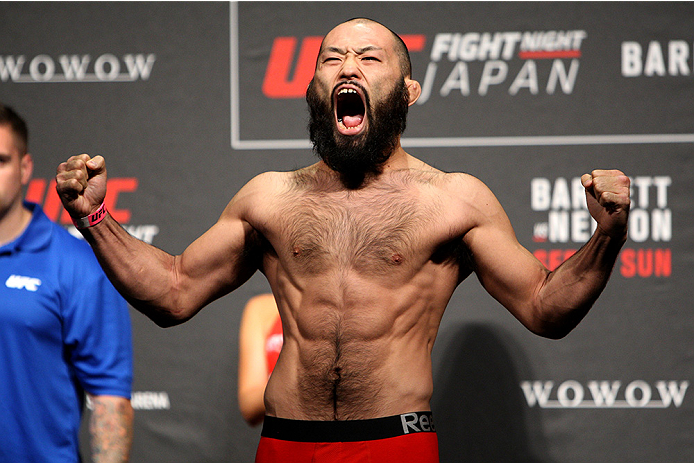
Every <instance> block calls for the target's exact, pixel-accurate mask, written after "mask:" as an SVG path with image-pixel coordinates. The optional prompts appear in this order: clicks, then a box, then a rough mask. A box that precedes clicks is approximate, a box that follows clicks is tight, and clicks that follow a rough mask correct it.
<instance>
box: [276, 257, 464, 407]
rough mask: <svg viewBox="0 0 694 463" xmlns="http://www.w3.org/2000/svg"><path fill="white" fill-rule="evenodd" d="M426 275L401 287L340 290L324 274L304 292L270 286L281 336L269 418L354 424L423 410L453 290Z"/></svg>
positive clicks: (355, 285)
mask: <svg viewBox="0 0 694 463" xmlns="http://www.w3.org/2000/svg"><path fill="white" fill-rule="evenodd" d="M430 270H431V269H430ZM424 273H425V275H422V274H421V272H420V275H418V276H417V277H415V278H412V279H410V280H409V281H408V282H407V283H406V284H403V285H399V286H400V287H399V288H393V287H392V286H393V284H394V283H393V279H390V280H389V281H388V286H390V287H383V286H381V285H379V284H377V283H374V282H372V281H371V280H369V279H367V278H359V277H358V276H354V275H352V276H351V277H350V278H348V279H339V280H342V284H338V285H335V284H334V283H335V282H336V281H335V280H336V279H335V278H331V276H330V275H324V276H323V277H322V278H315V281H312V282H305V283H306V285H304V290H303V291H297V288H296V287H295V286H294V285H290V284H286V283H288V282H287V281H285V282H284V283H285V284H279V285H277V286H274V285H273V288H276V291H275V293H276V296H278V297H277V299H278V302H279V306H280V313H281V315H282V318H283V327H284V330H285V331H284V345H283V348H282V353H281V354H280V357H279V360H278V362H277V365H276V367H275V370H274V371H273V373H272V375H271V377H270V380H269V382H268V385H267V388H266V392H265V405H266V410H267V414H268V415H271V416H277V417H280V418H289V419H300V420H353V419H369V418H377V417H382V416H390V415H396V414H401V413H407V412H412V411H427V410H429V409H430V405H429V401H430V398H431V394H432V390H433V381H432V375H431V349H432V348H433V343H434V339H435V337H436V332H437V330H438V326H439V323H440V320H441V316H442V315H443V311H444V309H445V305H446V303H447V302H448V299H449V298H450V294H451V293H452V290H453V285H451V287H450V288H446V287H441V286H442V285H441V283H440V282H442V281H444V282H445V281H450V280H449V279H448V278H438V282H439V283H437V279H435V278H433V277H434V276H435V274H437V273H439V272H433V274H426V273H429V272H424ZM441 276H442V275H439V277H441ZM396 280H397V278H396ZM345 281H349V282H350V283H349V284H347V285H345V283H344V282H345ZM274 283H280V282H279V281H275V282H274ZM395 284H396V283H395ZM396 285H397V284H396ZM340 288H341V289H340Z"/></svg>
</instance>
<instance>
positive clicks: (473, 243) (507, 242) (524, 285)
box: [465, 201, 547, 323]
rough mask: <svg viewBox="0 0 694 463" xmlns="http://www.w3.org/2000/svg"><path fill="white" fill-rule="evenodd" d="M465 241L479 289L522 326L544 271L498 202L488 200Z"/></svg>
mask: <svg viewBox="0 0 694 463" xmlns="http://www.w3.org/2000/svg"><path fill="white" fill-rule="evenodd" d="M465 241H466V244H467V246H468V247H469V249H470V251H471V254H472V258H473V264H474V269H475V272H476V274H477V277H478V278H479V280H480V282H481V283H482V286H484V288H485V289H486V290H487V291H488V292H489V294H490V295H491V296H492V297H494V298H495V299H496V300H497V301H499V302H500V303H501V304H502V305H503V306H504V307H506V308H507V309H508V310H509V311H511V313H513V314H514V315H515V316H516V317H517V318H519V319H520V320H521V321H522V322H524V323H526V321H527V317H528V316H531V314H529V313H528V312H529V311H530V310H532V306H533V302H534V298H535V297H536V295H537V292H538V291H539V289H540V287H541V286H542V284H543V282H544V280H545V277H546V275H547V269H546V268H545V267H544V266H543V265H542V264H541V263H540V262H539V261H538V260H537V259H536V258H535V257H534V256H533V255H532V254H531V253H530V252H529V251H528V250H527V249H525V248H524V247H523V246H522V245H521V244H520V243H519V242H518V240H517V239H516V235H515V233H514V231H513V227H512V226H511V223H510V221H509V220H508V217H507V216H506V213H505V212H504V210H503V208H502V207H501V205H500V204H499V203H498V202H496V201H494V202H491V201H490V202H489V204H487V208H486V210H485V211H484V212H483V213H482V215H481V217H480V220H479V222H478V223H477V224H476V225H475V227H473V228H472V229H471V230H470V231H469V232H468V233H467V235H466V237H465Z"/></svg>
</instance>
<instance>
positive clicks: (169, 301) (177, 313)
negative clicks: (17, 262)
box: [56, 154, 259, 326]
mask: <svg viewBox="0 0 694 463" xmlns="http://www.w3.org/2000/svg"><path fill="white" fill-rule="evenodd" d="M56 181H57V190H58V194H59V195H60V198H61V200H62V202H63V205H64V206H65V209H67V211H68V212H69V213H70V216H71V217H73V219H80V218H83V217H88V216H90V215H91V214H93V213H95V212H97V211H98V209H99V207H100V205H101V204H103V200H104V197H105V196H106V165H105V161H104V159H103V158H102V157H101V156H96V157H94V158H91V157H90V156H89V155H86V154H82V155H79V156H73V157H71V158H70V159H69V160H68V161H67V162H65V163H62V164H61V165H60V166H59V167H58V173H57V176H56ZM252 191H253V186H250V187H247V188H245V189H242V190H241V191H240V192H239V194H237V195H236V196H235V197H234V199H232V200H231V202H230V203H229V205H228V206H227V207H226V209H225V210H224V212H223V213H222V216H221V217H220V219H219V221H218V222H217V223H216V224H215V225H214V226H212V228H210V229H209V230H208V231H207V232H206V233H205V234H203V235H202V236H201V237H200V238H198V239H197V240H196V241H195V242H193V243H192V244H191V245H190V246H189V247H188V248H187V249H186V250H185V251H184V252H183V254H181V255H180V256H172V255H170V254H168V253H166V252H164V251H162V250H160V249H157V248H155V247H154V246H151V245H149V244H146V243H144V242H142V241H140V240H138V239H136V238H134V237H132V236H131V235H130V234H129V233H128V232H127V231H125V230H124V229H123V228H122V227H121V226H120V225H119V224H118V223H117V222H116V221H115V220H114V219H113V218H112V217H111V216H110V215H109V214H106V215H105V217H104V218H103V220H101V221H100V222H99V223H98V224H96V225H93V226H89V227H87V228H82V229H80V231H81V233H82V235H83V236H84V238H85V239H86V240H87V241H88V242H89V244H90V245H91V246H92V249H93V250H94V253H95V254H96V256H97V258H98V259H99V262H100V263H101V266H102V267H103V268H104V271H105V272H106V274H107V275H108V277H109V279H110V280H111V282H112V283H113V285H114V286H115V287H116V288H117V289H118V290H119V291H120V292H121V294H122V295H123V296H124V297H125V298H126V299H127V300H128V302H129V303H130V304H131V305H132V306H133V307H135V308H136V309H137V310H139V311H141V312H142V313H144V314H145V315H147V316H148V317H150V318H151V319H152V320H154V321H155V322H156V323H157V324H158V325H160V326H172V325H176V324H179V323H182V322H184V321H186V320H188V319H189V318H190V317H192V316H193V315H195V314H196V313H197V312H198V311H199V310H200V309H201V308H202V307H204V306H205V305H206V304H208V303H209V302H211V301H212V300H214V299H216V298H218V297H221V296H223V295H224V294H226V293H228V292H229V291H232V290H233V289H235V288H237V287H238V286H239V285H241V284H242V283H243V282H245V281H246V280H247V279H248V278H249V277H250V276H251V275H252V274H253V273H254V272H255V271H256V270H257V269H258V262H259V255H258V247H257V246H256V243H257V236H256V233H255V231H254V229H253V227H251V225H250V224H249V223H248V222H246V221H245V220H244V218H243V216H244V214H245V212H246V209H247V207H248V204H247V203H248V201H249V200H250V198H252Z"/></svg>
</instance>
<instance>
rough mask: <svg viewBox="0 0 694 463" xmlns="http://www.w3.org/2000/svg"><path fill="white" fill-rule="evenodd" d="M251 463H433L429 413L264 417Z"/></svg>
mask: <svg viewBox="0 0 694 463" xmlns="http://www.w3.org/2000/svg"><path fill="white" fill-rule="evenodd" d="M255 461H256V463H337V462H345V463H391V462H392V463H402V462H404V461H416V462H417V463H438V461H439V444H438V439H437V437H436V432H435V429H434V423H433V421H432V419H431V412H417V413H404V414H402V415H396V416H389V417H385V418H376V419H372V420H350V421H299V420H287V419H284V418H275V417H272V416H266V417H265V422H264V423H263V432H262V434H261V438H260V444H259V445H258V452H257V454H256V457H255Z"/></svg>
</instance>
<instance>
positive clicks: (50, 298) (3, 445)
mask: <svg viewBox="0 0 694 463" xmlns="http://www.w3.org/2000/svg"><path fill="white" fill-rule="evenodd" d="M25 207H27V208H28V209H30V210H31V211H32V219H31V222H30V223H29V225H28V226H27V228H26V230H24V232H23V233H22V235H21V236H19V237H18V238H17V239H16V240H14V241H13V242H11V243H8V244H6V245H4V246H2V247H0V462H76V461H79V445H78V434H79V427H80V420H81V415H82V405H83V402H84V400H83V398H84V391H86V392H89V393H91V394H95V395H115V396H122V397H127V398H130V393H131V387H132V371H133V365H132V333H131V326H130V314H129V311H128V306H127V304H126V303H125V301H124V300H123V299H122V298H121V296H120V295H119V294H118V292H117V291H116V290H115V289H114V288H113V286H112V285H111V283H110V282H109V281H108V279H107V278H106V276H105V275H104V273H103V271H102V270H101V267H100V266H99V263H98V262H97V260H96V258H95V257H94V253H93V252H92V250H91V248H90V247H89V245H88V244H87V243H86V242H85V241H83V240H80V239H77V238H75V237H73V236H71V235H70V234H69V233H68V232H67V231H66V230H65V229H64V228H63V227H61V226H59V225H57V224H55V223H53V222H52V221H50V220H49V219H48V217H46V215H45V214H44V213H43V211H42V210H41V208H40V207H39V206H38V205H36V204H31V203H25Z"/></svg>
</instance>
